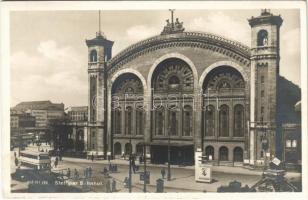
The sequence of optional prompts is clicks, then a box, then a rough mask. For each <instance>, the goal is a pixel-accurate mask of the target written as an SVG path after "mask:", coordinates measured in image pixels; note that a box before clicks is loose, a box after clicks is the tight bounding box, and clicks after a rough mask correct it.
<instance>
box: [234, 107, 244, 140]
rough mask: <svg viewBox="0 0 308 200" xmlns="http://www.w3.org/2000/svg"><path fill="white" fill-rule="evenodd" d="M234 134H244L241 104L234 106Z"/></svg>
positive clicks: (240, 135) (238, 135)
mask: <svg viewBox="0 0 308 200" xmlns="http://www.w3.org/2000/svg"><path fill="white" fill-rule="evenodd" d="M234 136H235V137H243V136H244V107H243V106H242V105H236V106H235V107H234Z"/></svg>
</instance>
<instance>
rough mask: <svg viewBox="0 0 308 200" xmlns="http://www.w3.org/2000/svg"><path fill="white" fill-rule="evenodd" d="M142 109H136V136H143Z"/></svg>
mask: <svg viewBox="0 0 308 200" xmlns="http://www.w3.org/2000/svg"><path fill="white" fill-rule="evenodd" d="M143 125H144V120H143V109H142V108H137V109H136V135H142V134H143V131H144V130H143Z"/></svg>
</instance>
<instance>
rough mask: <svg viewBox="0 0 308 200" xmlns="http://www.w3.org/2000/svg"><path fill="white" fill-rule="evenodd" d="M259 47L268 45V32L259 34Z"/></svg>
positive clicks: (262, 31)
mask: <svg viewBox="0 0 308 200" xmlns="http://www.w3.org/2000/svg"><path fill="white" fill-rule="evenodd" d="M257 45H258V46H266V45H268V33H267V31H266V30H263V29H262V30H260V31H259V32H258V39H257Z"/></svg>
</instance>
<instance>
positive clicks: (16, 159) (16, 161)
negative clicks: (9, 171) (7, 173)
mask: <svg viewBox="0 0 308 200" xmlns="http://www.w3.org/2000/svg"><path fill="white" fill-rule="evenodd" d="M15 165H16V167H17V166H18V158H17V157H15Z"/></svg>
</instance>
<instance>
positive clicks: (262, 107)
mask: <svg viewBox="0 0 308 200" xmlns="http://www.w3.org/2000/svg"><path fill="white" fill-rule="evenodd" d="M261 113H262V114H263V113H264V106H261Z"/></svg>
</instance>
